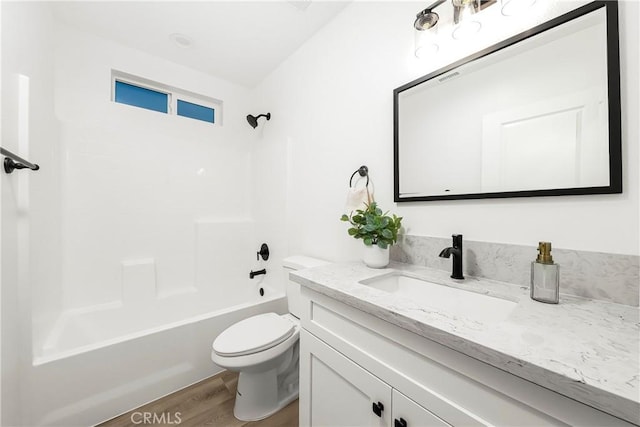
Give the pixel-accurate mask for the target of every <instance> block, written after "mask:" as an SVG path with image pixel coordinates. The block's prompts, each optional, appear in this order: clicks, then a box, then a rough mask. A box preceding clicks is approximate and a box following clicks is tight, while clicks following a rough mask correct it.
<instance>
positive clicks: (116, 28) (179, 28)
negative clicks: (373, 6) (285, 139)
mask: <svg viewBox="0 0 640 427" xmlns="http://www.w3.org/2000/svg"><path fill="white" fill-rule="evenodd" d="M348 3H349V2H348V1H326V0H324V1H318V0H316V1H312V0H298V1H295V0H292V1H284V0H281V1H239V0H236V1H140V2H138V1H108V2H102V1H99V2H92V1H62V2H55V3H54V5H53V7H54V15H55V16H56V18H57V19H59V20H60V21H62V22H64V23H66V24H68V25H71V26H73V27H76V28H78V29H81V30H83V31H87V32H90V33H92V34H96V35H98V36H101V37H104V38H107V39H110V40H114V41H116V42H119V43H121V44H123V45H126V46H129V47H133V48H136V49H140V50H142V51H145V52H149V53H151V54H153V55H155V56H159V57H161V58H165V59H168V60H170V61H173V62H177V63H180V64H182V65H186V66H188V67H191V68H194V69H197V70H200V71H203V72H206V73H209V74H212V75H214V76H217V77H220V78H223V79H225V80H228V81H231V82H234V83H237V84H240V85H243V86H247V87H253V86H255V85H256V84H258V83H259V82H260V81H262V80H263V79H264V78H265V77H266V76H267V75H268V74H269V73H270V72H271V71H272V70H273V69H275V68H276V67H277V66H278V64H280V63H281V62H282V61H283V60H284V59H285V58H287V57H288V56H289V55H291V54H292V53H293V52H294V51H295V50H296V49H297V48H298V47H299V46H300V45H302V44H303V43H304V42H305V41H306V40H308V39H309V38H310V37H311V36H312V35H313V34H314V33H315V32H317V31H318V30H319V29H320V28H321V27H323V26H324V25H325V24H326V23H327V22H329V21H330V20H331V19H333V17H335V16H336V15H337V14H338V13H340V11H341V10H342V9H344V7H345V6H346V5H347V4H348ZM175 33H178V34H183V35H185V36H187V37H188V38H189V39H190V40H191V41H192V44H191V46H190V47H188V48H184V47H180V46H179V45H178V44H177V43H176V42H175V41H174V40H172V39H171V37H170V35H171V34H175Z"/></svg>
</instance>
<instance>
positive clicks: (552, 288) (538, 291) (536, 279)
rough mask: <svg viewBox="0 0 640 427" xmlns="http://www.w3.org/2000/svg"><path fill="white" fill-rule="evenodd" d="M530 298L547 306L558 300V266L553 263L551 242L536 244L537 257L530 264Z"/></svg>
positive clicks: (556, 302)
mask: <svg viewBox="0 0 640 427" xmlns="http://www.w3.org/2000/svg"><path fill="white" fill-rule="evenodd" d="M531 298H532V299H534V300H536V301H540V302H545V303H548V304H558V302H559V300H560V266H559V265H558V264H556V263H554V262H553V257H552V256H551V242H539V243H538V257H537V258H536V260H535V261H533V262H532V263H531Z"/></svg>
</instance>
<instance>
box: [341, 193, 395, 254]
mask: <svg viewBox="0 0 640 427" xmlns="http://www.w3.org/2000/svg"><path fill="white" fill-rule="evenodd" d="M388 213H389V212H388V211H387V212H385V213H382V210H381V209H380V208H379V207H378V205H377V204H376V202H371V203H370V204H368V205H366V209H364V210H362V209H358V210H356V211H355V213H354V212H351V214H350V215H342V217H341V218H340V220H341V221H345V222H348V223H350V224H351V225H352V227H351V228H349V230H347V232H348V233H349V236H353V237H354V238H356V239H362V240H363V241H364V244H365V245H367V246H371V245H378V247H380V248H382V249H386V248H387V247H389V245H393V244H394V243H396V242H397V241H398V231H399V230H400V227H401V222H402V217H398V216H396V215H395V214H393V215H392V216H389V215H388Z"/></svg>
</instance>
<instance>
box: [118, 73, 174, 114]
mask: <svg viewBox="0 0 640 427" xmlns="http://www.w3.org/2000/svg"><path fill="white" fill-rule="evenodd" d="M115 98H116V99H115V101H116V102H119V103H121V104H127V105H133V106H135V107H140V108H146V109H147V110H153V111H159V112H161V113H167V111H168V102H167V101H168V95H167V94H166V93H162V92H157V91H155V90H151V89H145V88H143V87H140V86H135V85H132V84H129V83H124V82H119V81H116V96H115Z"/></svg>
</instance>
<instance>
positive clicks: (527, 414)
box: [300, 287, 631, 427]
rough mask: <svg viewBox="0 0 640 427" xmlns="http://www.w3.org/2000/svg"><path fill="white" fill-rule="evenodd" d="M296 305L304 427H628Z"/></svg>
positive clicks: (316, 307) (325, 310)
mask: <svg viewBox="0 0 640 427" xmlns="http://www.w3.org/2000/svg"><path fill="white" fill-rule="evenodd" d="M302 296H303V311H302V317H301V322H302V327H303V330H302V331H301V336H300V425H301V426H312V427H319V426H331V427H339V426H376V427H378V426H386V427H417V426H420V427H423V426H425V427H426V426H428V427H432V426H433V427H444V426H547V425H548V426H567V425H575V426H593V427H596V426H612V427H613V426H631V424H629V423H627V422H625V421H623V420H620V419H619V418H616V417H613V416H611V415H609V414H606V413H604V412H601V411H599V410H597V409H595V408H592V407H590V406H587V405H584V404H582V403H579V402H577V401H575V400H572V399H570V398H567V397H565V396H562V395H560V394H558V393H555V392H553V391H550V390H548V389H545V388H543V387H540V386H538V385H535V384H533V383H531V382H529V381H526V380H524V379H521V378H519V377H516V376H514V375H512V374H509V373H507V372H505V371H502V370H500V369H497V368H495V367H492V366H490V365H488V364H486V363H483V362H480V361H478V360H476V359H473V358H471V357H469V356H466V355H464V354H462V353H460V352H457V351H454V350H451V349H449V348H447V347H444V346H442V345H440V344H438V343H436V342H434V341H431V340H428V339H426V338H424V337H421V336H418V335H416V334H414V333H412V332H409V331H407V330H405V329H403V328H400V327H398V326H396V325H393V324H391V323H389V322H386V321H383V320H381V319H378V318H376V317H374V316H372V315H371V314H368V313H365V312H364V311H361V310H358V309H355V308H353V307H351V306H348V305H346V304H343V303H341V302H339V301H337V300H335V299H332V298H329V297H327V296H325V295H322V294H319V293H317V292H314V291H312V290H310V289H309V288H306V287H303V289H302ZM378 413H379V415H378Z"/></svg>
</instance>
